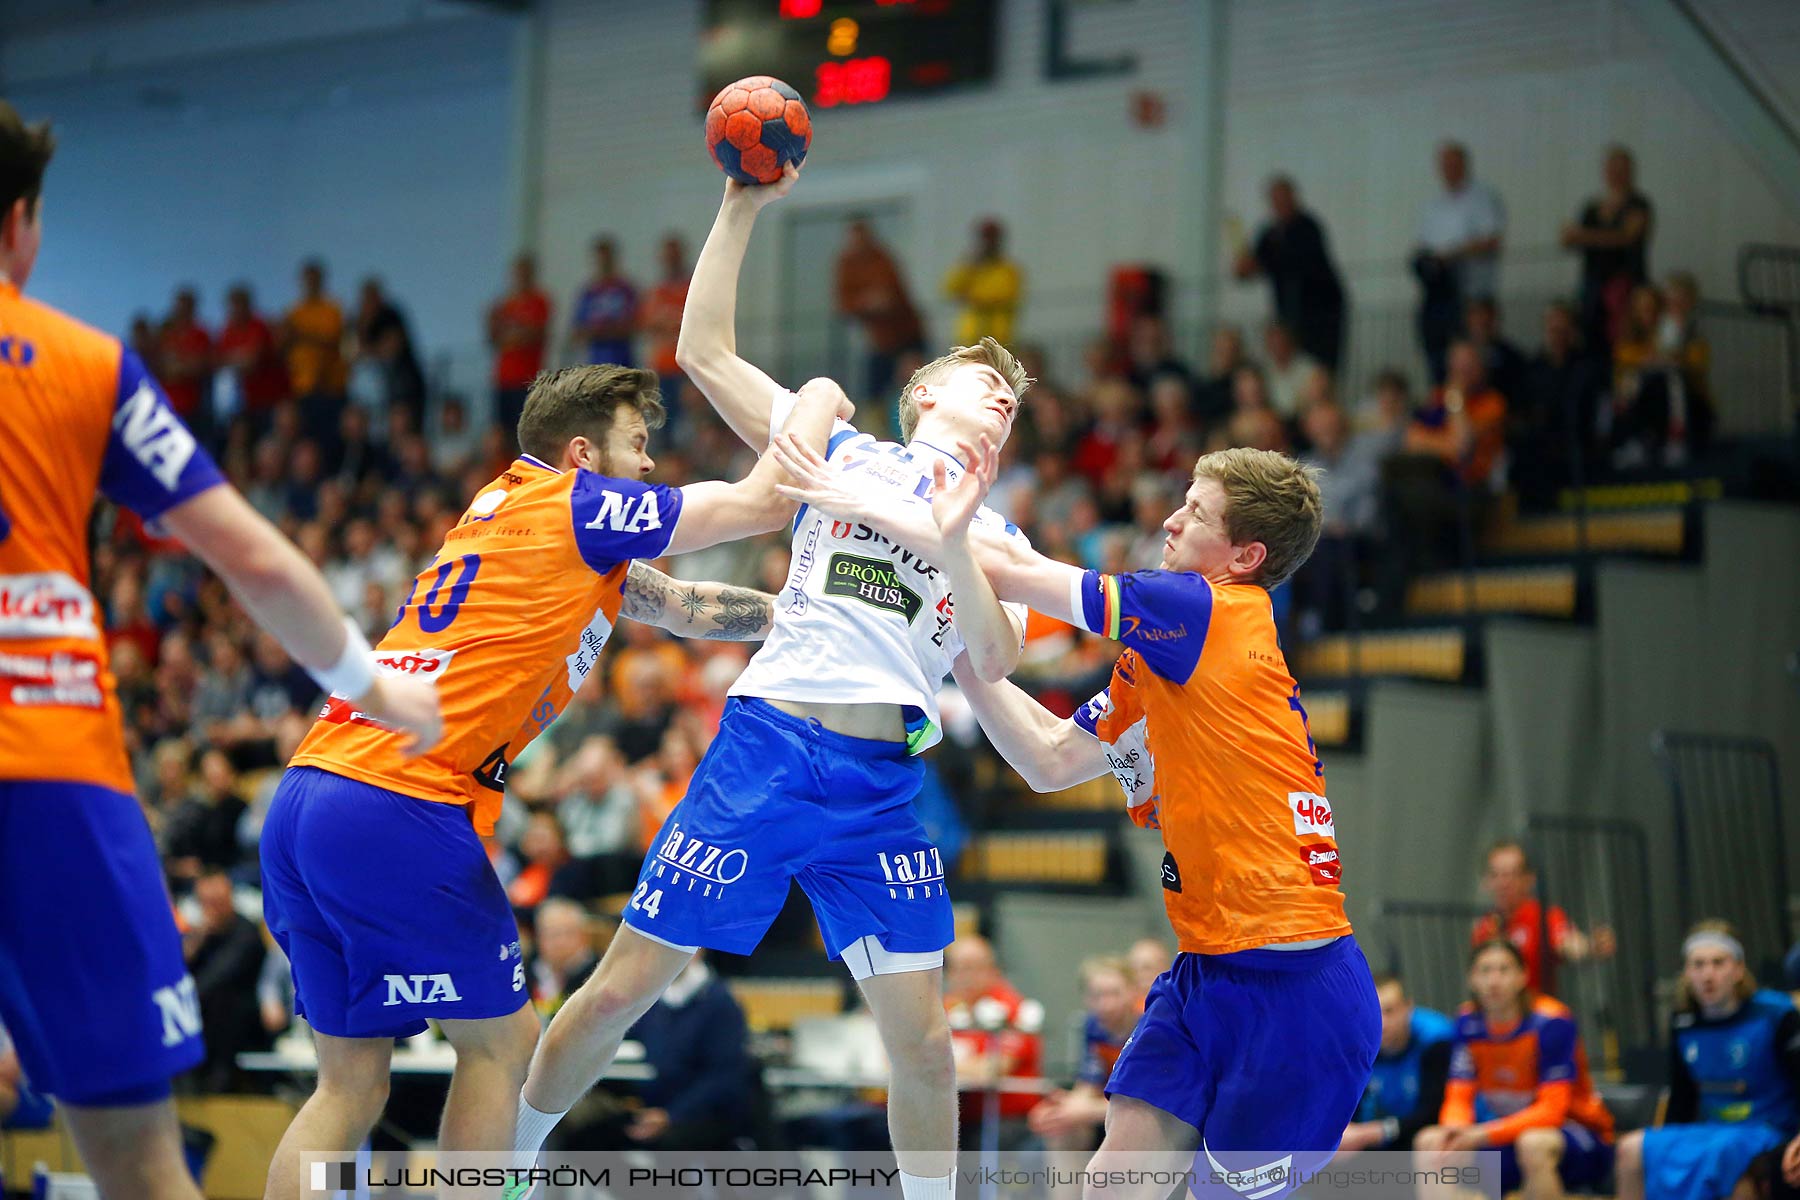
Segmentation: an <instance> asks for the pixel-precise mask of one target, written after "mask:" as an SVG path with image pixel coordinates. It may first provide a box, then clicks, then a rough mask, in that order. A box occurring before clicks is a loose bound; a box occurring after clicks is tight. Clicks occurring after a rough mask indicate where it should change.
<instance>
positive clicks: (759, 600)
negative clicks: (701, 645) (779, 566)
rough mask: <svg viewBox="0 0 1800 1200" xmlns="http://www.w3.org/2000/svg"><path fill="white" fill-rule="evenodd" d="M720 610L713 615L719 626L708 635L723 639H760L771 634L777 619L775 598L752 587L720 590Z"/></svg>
mask: <svg viewBox="0 0 1800 1200" xmlns="http://www.w3.org/2000/svg"><path fill="white" fill-rule="evenodd" d="M718 603H719V611H718V612H716V613H714V614H713V624H715V625H717V626H718V627H719V628H717V629H709V630H707V631H706V636H707V637H709V638H711V639H713V640H714V641H720V642H758V641H761V640H762V639H763V638H764V637H767V636H768V633H769V627H770V625H772V624H773V623H774V620H775V597H773V596H771V595H769V594H768V593H767V592H756V591H751V590H750V589H749V588H735V587H722V588H720V589H719V598H718Z"/></svg>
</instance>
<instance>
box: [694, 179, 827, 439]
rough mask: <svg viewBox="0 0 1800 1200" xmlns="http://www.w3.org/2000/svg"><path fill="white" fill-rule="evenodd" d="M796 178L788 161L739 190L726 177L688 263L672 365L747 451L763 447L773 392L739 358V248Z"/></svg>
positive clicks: (741, 259) (756, 370)
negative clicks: (772, 178)
mask: <svg viewBox="0 0 1800 1200" xmlns="http://www.w3.org/2000/svg"><path fill="white" fill-rule="evenodd" d="M799 177H800V172H799V169H798V168H796V167H794V166H792V165H789V166H788V167H787V168H786V170H784V171H783V172H782V177H781V179H780V180H779V181H778V182H775V183H770V184H764V185H762V186H761V187H745V186H744V185H743V184H741V183H739V182H737V181H736V180H732V181H730V182H728V183H727V184H726V185H725V199H724V201H723V202H722V203H721V204H720V205H719V215H718V216H717V217H716V218H714V220H713V227H712V232H711V233H709V234H707V236H706V245H705V246H703V247H701V249H700V258H699V259H698V260H697V261H696V262H695V263H694V275H693V278H692V279H691V280H689V282H688V295H687V305H686V307H685V308H683V310H682V313H681V336H680V338H679V339H678V340H677V341H676V343H675V363H676V365H677V366H679V367H680V368H681V370H682V373H683V374H685V375H686V376H687V377H688V378H689V379H690V380H692V381H693V383H694V386H695V387H698V388H699V389H700V391H701V393H702V394H703V395H705V397H706V398H707V400H708V401H710V402H711V404H712V406H713V407H714V408H715V409H717V410H718V413H719V415H720V416H721V417H723V418H724V419H725V423H726V424H727V425H729V426H731V430H732V432H733V433H735V434H737V435H738V436H739V437H740V438H742V439H744V442H745V443H746V444H747V445H748V446H749V447H750V448H751V449H753V450H755V451H757V452H758V453H760V452H761V451H762V449H763V448H764V447H765V446H767V445H768V444H769V433H770V430H769V408H770V401H771V399H772V398H773V397H774V395H775V393H776V392H777V391H779V390H780V389H778V388H777V387H776V386H775V381H774V380H772V379H770V378H769V377H768V375H766V374H764V373H763V371H762V370H761V369H760V368H758V367H755V366H752V365H751V364H750V363H748V362H746V361H744V360H743V359H742V358H739V357H738V352H737V287H738V271H739V269H740V268H741V267H742V266H743V265H744V251H745V250H746V249H747V248H748V247H749V245H750V229H751V227H752V226H754V225H755V224H756V214H757V213H758V212H759V211H760V210H761V209H762V207H763V206H764V205H766V204H768V203H770V202H771V201H774V200H779V199H780V198H781V197H783V196H785V195H787V193H788V190H789V189H790V188H792V187H793V186H794V180H796V179H798V178H799Z"/></svg>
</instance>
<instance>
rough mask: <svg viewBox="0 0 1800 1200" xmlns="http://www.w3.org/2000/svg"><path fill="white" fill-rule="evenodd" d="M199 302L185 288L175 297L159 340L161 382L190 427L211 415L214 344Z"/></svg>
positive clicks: (191, 291)
mask: <svg viewBox="0 0 1800 1200" xmlns="http://www.w3.org/2000/svg"><path fill="white" fill-rule="evenodd" d="M198 307H199V304H198V301H197V299H196V298H195V296H194V289H192V288H182V289H181V290H180V291H179V292H176V293H175V307H174V309H172V310H171V311H170V313H169V316H168V319H166V320H165V321H164V322H163V326H162V332H161V333H160V334H159V335H158V337H157V351H158V353H157V361H158V365H159V368H160V370H161V375H160V376H159V379H160V381H161V383H162V385H163V391H164V392H165V393H167V394H168V397H169V403H170V404H171V405H173V406H174V408H175V411H176V412H178V413H180V414H181V416H182V419H183V420H185V421H187V422H188V423H189V424H190V425H191V424H194V423H195V422H196V421H199V423H200V424H202V425H204V424H206V422H205V421H204V420H202V418H203V417H204V416H205V415H206V414H207V412H209V411H210V406H207V404H206V400H207V394H206V393H207V388H208V387H209V386H210V385H211V383H212V369H213V340H212V335H211V334H209V333H207V332H206V330H205V329H204V328H203V327H202V326H201V324H200V322H199V320H198V318H197V317H196V315H195V314H196V312H197V311H198Z"/></svg>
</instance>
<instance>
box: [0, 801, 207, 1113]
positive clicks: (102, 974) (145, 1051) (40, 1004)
mask: <svg viewBox="0 0 1800 1200" xmlns="http://www.w3.org/2000/svg"><path fill="white" fill-rule="evenodd" d="M0 1024H4V1025H5V1026H6V1028H7V1031H8V1033H9V1034H10V1035H11V1037H12V1040H13V1042H14V1043H15V1044H16V1045H17V1046H18V1048H19V1063H20V1065H21V1066H22V1067H24V1069H25V1076H26V1078H27V1079H28V1080H30V1081H31V1085H32V1088H33V1089H34V1090H36V1091H39V1092H43V1093H46V1094H48V1095H52V1096H55V1097H56V1098H57V1099H58V1100H61V1101H63V1102H64V1103H66V1104H76V1105H97V1106H103V1107H113V1106H118V1105H130V1104H147V1103H150V1102H152V1101H155V1100H160V1099H162V1098H163V1097H166V1096H167V1095H168V1094H169V1079H170V1077H171V1076H174V1075H177V1074H180V1073H181V1072H183V1071H186V1070H188V1069H189V1068H190V1067H194V1066H197V1065H199V1063H200V1060H201V1058H202V1057H203V1056H204V1047H203V1045H202V1042H201V1038H200V1000H199V997H198V995H197V994H196V993H195V991H194V981H193V979H192V978H191V977H189V975H188V972H187V966H186V964H185V963H184V962H183V961H182V957H181V935H180V934H179V933H177V932H176V930H175V916H174V913H173V912H172V911H171V909H170V907H169V893H168V891H167V889H165V888H164V886H163V873H162V864H161V863H160V862H159V861H157V857H156V842H155V840H154V839H153V838H152V837H151V836H150V826H149V825H148V824H146V823H145V821H144V813H143V810H142V809H141V808H139V807H138V802H137V801H136V800H135V799H134V798H132V797H131V796H128V795H126V794H125V793H123V792H116V791H114V790H112V789H111V788H106V787H99V786H97V785H95V784H88V783H64V782H57V781H54V780H19V781H5V780H0Z"/></svg>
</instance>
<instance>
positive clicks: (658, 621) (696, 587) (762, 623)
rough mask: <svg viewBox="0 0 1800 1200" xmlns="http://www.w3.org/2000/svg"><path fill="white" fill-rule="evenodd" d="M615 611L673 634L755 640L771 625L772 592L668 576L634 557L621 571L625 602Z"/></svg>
mask: <svg viewBox="0 0 1800 1200" xmlns="http://www.w3.org/2000/svg"><path fill="white" fill-rule="evenodd" d="M620 612H621V613H622V614H623V615H624V616H627V617H630V618H631V619H632V620H634V621H637V622H640V623H642V624H645V625H655V626H656V627H657V628H659V629H666V630H668V631H669V632H670V633H672V634H674V635H675V636H676V637H685V638H709V639H711V640H712V641H716V642H760V641H762V640H763V639H764V638H766V637H768V636H769V630H770V629H771V628H773V626H774V624H775V597H773V596H771V595H769V594H768V593H767V592H759V591H756V590H755V589H753V588H741V587H733V586H731V585H730V584H728V583H691V582H689V581H688V580H685V579H672V578H670V577H669V576H667V575H664V574H663V573H662V572H661V571H659V570H657V569H656V568H655V567H652V566H649V565H647V564H645V563H641V562H634V563H632V564H631V569H630V570H629V571H627V572H626V573H625V606H624V608H622V609H621V610H620Z"/></svg>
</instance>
